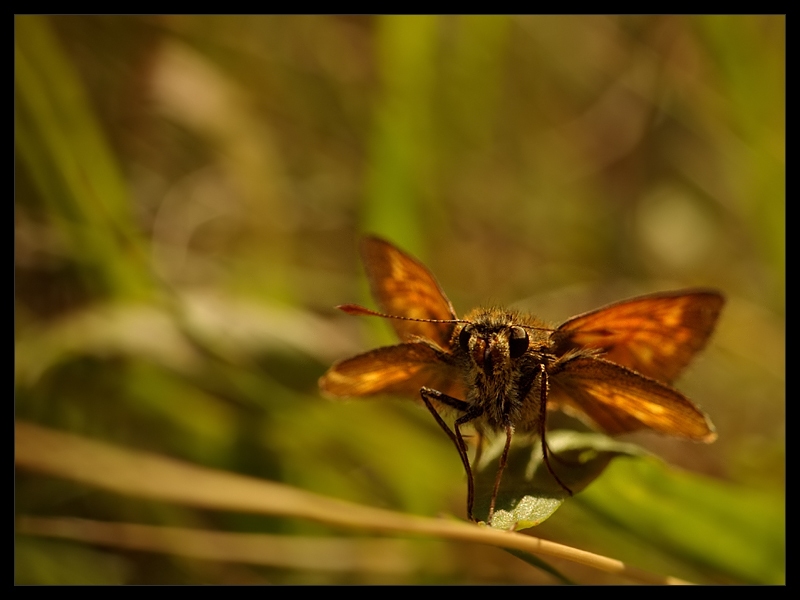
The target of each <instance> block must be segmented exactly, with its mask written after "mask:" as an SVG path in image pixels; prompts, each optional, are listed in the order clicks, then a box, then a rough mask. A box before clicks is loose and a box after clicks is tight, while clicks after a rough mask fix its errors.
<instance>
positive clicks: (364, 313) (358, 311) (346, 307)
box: [336, 304, 471, 323]
mask: <svg viewBox="0 0 800 600" xmlns="http://www.w3.org/2000/svg"><path fill="white" fill-rule="evenodd" d="M336 308H338V309H339V310H341V311H342V312H346V313H347V314H348V315H355V316H361V317H383V318H384V319H399V320H401V321H418V322H420V323H471V321H464V320H463V319H415V318H413V317H400V316H398V315H387V314H386V313H380V312H377V311H374V310H370V309H369V308H365V307H363V306H360V305H358V304H342V305H340V306H337V307H336Z"/></svg>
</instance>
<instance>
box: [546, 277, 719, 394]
mask: <svg viewBox="0 0 800 600" xmlns="http://www.w3.org/2000/svg"><path fill="white" fill-rule="evenodd" d="M724 303H725V299H724V298H723V296H722V295H721V294H720V293H718V292H715V291H711V290H683V291H677V292H669V293H660V294H653V295H650V296H641V297H639V298H634V299H632V300H625V301H622V302H618V303H616V304H611V305H609V306H606V307H604V308H601V309H598V310H595V311H592V312H588V313H585V314H582V315H579V316H577V317H573V318H572V319H569V320H568V321H567V322H566V323H564V324H563V325H561V326H560V327H559V328H558V329H557V330H556V331H555V332H554V333H553V336H552V340H553V342H554V347H555V351H556V354H558V355H562V356H563V355H564V354H565V353H566V352H568V351H569V350H576V349H581V348H596V349H599V350H602V351H603V352H604V354H602V357H603V358H604V359H606V360H609V361H611V362H614V363H617V364H618V365H622V366H624V367H628V368H629V369H633V370H634V371H637V372H639V373H641V374H642V375H646V376H647V377H652V378H653V379H658V380H660V381H665V382H671V381H673V380H674V379H675V378H676V377H677V376H678V375H679V374H680V372H681V371H683V369H684V367H686V365H687V364H689V361H690V360H691V359H692V357H693V356H694V355H695V354H696V353H697V352H699V351H700V350H702V349H703V347H704V346H705V345H706V342H707V341H708V338H709V336H710V335H711V332H712V331H713V329H714V325H715V324H716V322H717V317H718V316H719V313H720V310H721V309H722V305H723V304H724Z"/></svg>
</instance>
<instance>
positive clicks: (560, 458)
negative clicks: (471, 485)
mask: <svg viewBox="0 0 800 600" xmlns="http://www.w3.org/2000/svg"><path fill="white" fill-rule="evenodd" d="M503 443H504V440H503V439H500V440H497V443H496V444H494V445H493V446H492V447H491V448H490V449H489V451H488V452H487V456H486V457H485V460H483V461H481V463H482V466H483V468H482V470H480V471H479V472H478V473H477V474H476V479H475V490H476V502H475V515H476V516H477V517H479V518H484V519H486V518H488V515H489V504H490V502H491V496H492V490H493V489H494V485H495V478H496V474H497V462H496V460H495V459H496V458H497V455H499V453H500V452H502V447H503ZM547 446H548V448H549V450H550V452H549V456H550V465H551V467H552V468H553V470H554V471H555V472H556V474H557V475H558V477H559V479H561V481H562V482H563V483H564V484H565V485H566V486H567V487H569V489H570V490H572V492H573V493H577V492H579V491H581V490H583V489H584V488H586V486H588V485H589V484H590V483H591V482H592V481H594V480H595V479H596V478H597V477H599V476H600V474H601V473H602V472H603V470H605V468H606V467H607V466H608V464H609V462H610V461H611V460H612V459H613V458H615V457H617V456H641V455H644V454H646V452H645V451H644V450H643V449H642V448H640V447H639V446H637V445H635V444H630V443H625V442H618V441H616V440H613V439H612V438H609V437H608V436H605V435H602V434H599V433H580V432H576V431H570V430H557V431H553V432H550V433H549V434H548V435H547ZM489 465H492V466H493V467H494V468H489ZM568 497H569V493H568V492H567V491H566V490H565V489H564V488H563V487H561V485H560V484H559V483H558V482H557V481H556V480H555V478H554V477H553V475H552V474H551V473H550V472H549V471H548V469H547V466H546V465H545V464H544V460H543V453H542V445H541V442H539V441H538V440H536V441H534V442H529V443H527V444H525V445H522V446H512V449H511V451H510V452H509V456H508V464H507V465H506V468H505V470H504V472H503V478H502V481H501V485H500V489H499V491H498V494H497V500H496V503H495V512H494V516H493V517H492V523H491V526H492V527H494V528H496V529H505V530H520V529H527V528H528V527H534V526H536V525H539V524H540V523H542V522H543V521H545V520H546V519H548V518H549V517H550V516H551V515H552V514H553V513H554V512H555V511H556V510H558V509H559V507H560V506H561V505H562V504H563V502H564V500H566V499H567V498H568Z"/></svg>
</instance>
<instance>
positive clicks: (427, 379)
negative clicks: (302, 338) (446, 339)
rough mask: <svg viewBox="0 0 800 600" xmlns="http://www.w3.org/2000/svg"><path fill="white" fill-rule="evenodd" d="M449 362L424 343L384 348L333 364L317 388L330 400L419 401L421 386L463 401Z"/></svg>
mask: <svg viewBox="0 0 800 600" xmlns="http://www.w3.org/2000/svg"><path fill="white" fill-rule="evenodd" d="M448 358H449V355H447V354H446V353H444V352H443V351H442V350H440V349H438V348H436V347H435V346H433V345H431V344H430V343H427V342H426V341H423V340H420V341H415V342H407V343H403V344H397V345H395V346H384V347H381V348H375V349H373V350H369V351H367V352H364V353H362V354H358V355H356V356H353V357H350V358H346V359H343V360H340V361H337V362H335V363H334V364H333V365H332V366H331V367H330V369H328V371H326V372H325V374H324V375H323V376H322V377H320V378H319V382H318V385H319V388H320V391H321V392H322V393H323V395H324V396H326V397H328V398H333V399H339V398H357V397H368V396H380V395H387V396H388V395H395V396H405V397H412V398H413V399H415V400H418V399H419V391H420V389H421V388H422V387H423V386H427V387H431V388H434V389H437V390H439V391H442V392H444V393H446V394H448V395H450V396H454V397H463V393H464V389H463V384H462V382H461V378H460V377H459V374H458V370H457V369H456V368H455V367H454V365H452V364H451V362H450V361H449V360H448Z"/></svg>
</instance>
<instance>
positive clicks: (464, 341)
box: [458, 324, 472, 350]
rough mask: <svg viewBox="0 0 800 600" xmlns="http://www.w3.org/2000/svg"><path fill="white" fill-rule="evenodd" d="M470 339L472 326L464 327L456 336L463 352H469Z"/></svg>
mask: <svg viewBox="0 0 800 600" xmlns="http://www.w3.org/2000/svg"><path fill="white" fill-rule="evenodd" d="M471 337H472V325H469V324H467V325H464V328H463V329H462V330H461V333H460V334H458V344H459V345H460V346H461V348H462V349H463V350H469V339H470V338H471Z"/></svg>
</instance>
